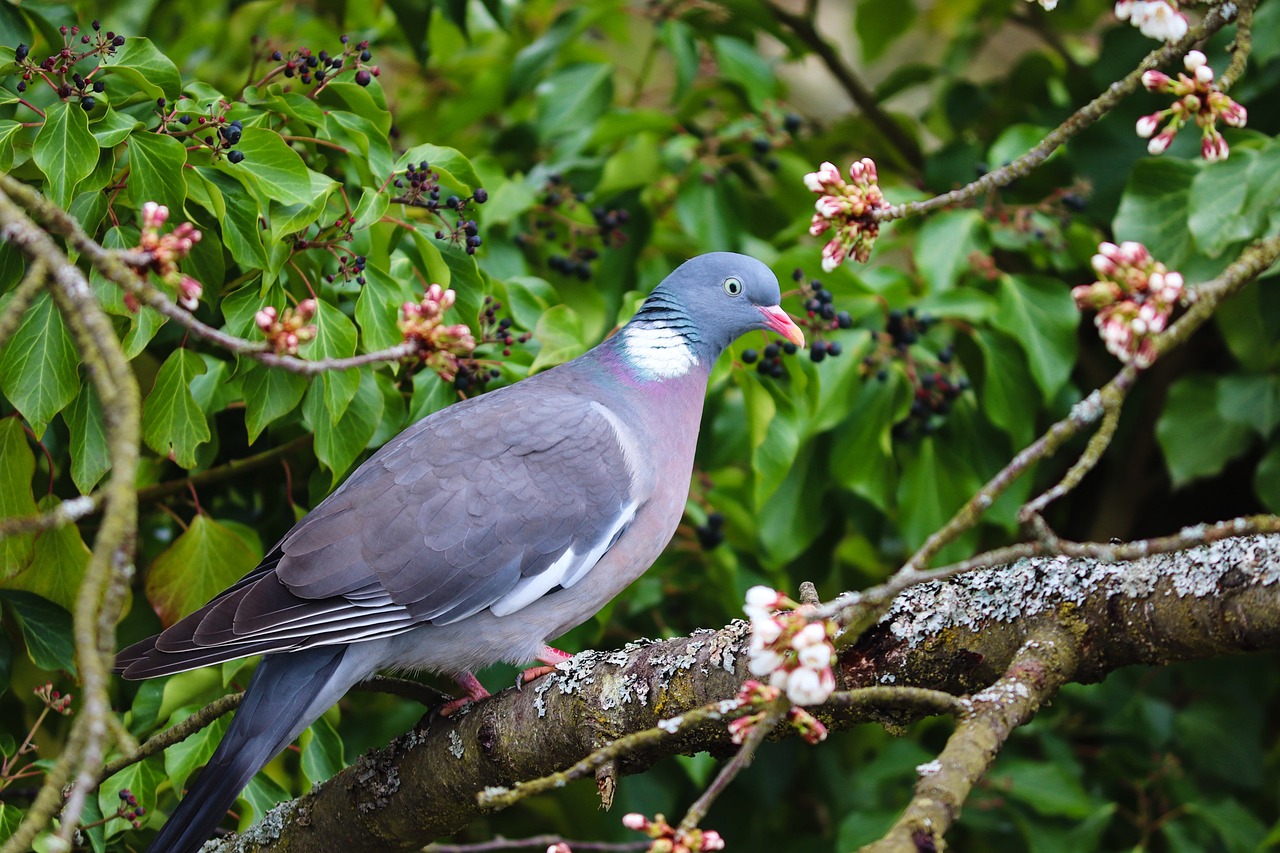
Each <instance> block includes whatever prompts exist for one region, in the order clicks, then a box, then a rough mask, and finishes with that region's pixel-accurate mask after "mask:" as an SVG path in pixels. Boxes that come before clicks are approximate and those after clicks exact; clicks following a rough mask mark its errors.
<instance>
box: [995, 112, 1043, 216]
mask: <svg viewBox="0 0 1280 853" xmlns="http://www.w3.org/2000/svg"><path fill="white" fill-rule="evenodd" d="M1050 129H1051V128H1048V127H1040V126H1039V125H1034V124H1014V125H1010V126H1009V127H1007V128H1005V129H1004V130H1002V131H1000V135H999V136H997V137H996V141H995V142H993V143H991V148H990V149H988V151H987V162H988V163H990V164H992V165H993V166H995V165H999V166H1003V165H1004V164H1005V163H1011V162H1013V161H1014V160H1016V159H1018V158H1019V157H1021V156H1022V155H1023V154H1026V153H1027V152H1028V151H1030V150H1031V149H1032V148H1035V147H1036V146H1037V145H1039V144H1040V141H1041V140H1043V139H1044V138H1045V137H1046V136H1047V135H1048V134H1049V131H1050ZM1057 153H1058V151H1057V150H1055V151H1054V152H1053V154H1057ZM1053 154H1051V155H1050V157H1052V156H1053ZM975 212H976V211H975Z"/></svg>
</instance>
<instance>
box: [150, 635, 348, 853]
mask: <svg viewBox="0 0 1280 853" xmlns="http://www.w3.org/2000/svg"><path fill="white" fill-rule="evenodd" d="M350 650H351V647H350V646H346V645H337V646H319V647H316V648H311V649H306V650H304V651H299V652H290V653H280V654H272V655H267V656H265V657H264V658H263V659H262V662H261V663H260V664H259V665H258V669H257V670H256V671H255V672H254V674H253V678H252V679H250V681H249V687H248V689H247V690H246V691H245V696H244V701H243V702H242V703H241V704H240V708H239V710H237V711H236V715H235V718H234V719H232V721H231V726H230V727H229V728H228V729H227V733H226V735H225V736H224V737H223V738H222V743H220V744H219V745H218V748H217V750H216V751H215V752H214V753H213V757H212V758H210V759H209V763H208V764H207V765H205V768H204V770H203V771H201V773H200V776H199V777H198V778H197V779H196V782H195V784H194V785H192V786H191V788H190V789H189V790H188V791H187V795H186V796H185V797H183V798H182V802H180V803H179V804H178V807H177V808H176V809H175V810H174V812H173V814H171V815H170V816H169V821H168V823H166V824H165V826H164V828H163V829H162V830H160V834H159V835H157V836H156V839H155V841H153V842H151V846H150V847H149V848H148V851H149V853H195V851H197V850H199V849H200V847H201V846H202V845H203V844H204V842H205V841H206V840H207V839H208V838H209V836H210V835H211V834H212V833H213V831H214V829H215V828H216V827H217V826H218V823H219V822H221V820H222V818H223V817H224V816H225V815H226V813H227V809H229V808H230V807H231V806H232V804H234V803H235V801H236V797H237V796H239V794H240V791H241V790H242V789H243V788H244V786H245V785H247V784H249V780H250V779H252V778H253V777H254V774H256V773H257V772H258V771H259V770H261V769H262V768H263V767H264V766H265V765H266V763H267V762H268V761H270V760H271V759H272V758H274V757H275V756H276V755H277V754H278V753H279V752H280V751H281V750H283V749H284V748H285V747H286V746H288V745H289V744H290V743H291V742H292V741H293V739H294V738H295V737H297V736H298V735H299V734H300V733H301V732H302V730H303V729H305V728H306V727H307V726H309V725H311V723H312V722H314V721H315V720H316V718H318V717H319V716H320V715H321V714H323V713H324V712H325V710H326V709H328V708H329V706H331V705H332V704H333V703H334V702H336V701H338V699H339V698H341V697H342V695H343V694H344V693H346V692H347V689H348V688H350V687H351V686H352V685H353V684H355V683H356V682H357V681H359V680H361V678H363V677H365V676H366V675H367V674H368V673H367V672H365V671H364V667H360V666H357V665H355V664H356V663H357V662H356V661H355V660H348V661H346V665H345V666H344V665H343V664H344V658H347V657H353V658H358V657H360V655H359V654H356V655H352V656H348V652H349V651H350ZM357 670H359V671H357Z"/></svg>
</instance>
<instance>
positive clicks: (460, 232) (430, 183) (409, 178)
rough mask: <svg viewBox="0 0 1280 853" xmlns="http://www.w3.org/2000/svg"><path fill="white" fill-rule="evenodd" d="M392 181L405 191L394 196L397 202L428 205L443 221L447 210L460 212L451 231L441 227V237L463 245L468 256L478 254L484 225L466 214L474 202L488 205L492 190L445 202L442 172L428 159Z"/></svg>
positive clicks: (476, 191)
mask: <svg viewBox="0 0 1280 853" xmlns="http://www.w3.org/2000/svg"><path fill="white" fill-rule="evenodd" d="M391 183H392V186H394V187H395V188H396V189H398V190H403V192H401V193H400V194H399V195H398V196H396V197H395V198H393V199H392V201H393V202H395V203H396V204H408V205H412V206H414V207H422V208H426V209H427V210H429V211H431V212H432V213H434V214H436V215H437V216H438V217H440V220H441V222H443V221H444V218H443V214H442V213H441V211H443V210H452V211H455V212H456V213H457V214H458V218H457V219H456V220H454V223H453V225H452V226H451V227H450V228H449V229H448V230H445V229H444V228H441V229H439V230H437V231H436V239H437V240H446V239H447V240H449V241H450V242H452V243H454V244H455V245H461V246H463V247H464V248H465V249H466V252H467V254H468V255H474V254H475V253H476V249H478V248H480V246H481V244H482V243H483V242H484V240H483V239H481V237H480V225H479V223H477V222H476V221H475V220H474V219H469V218H467V216H466V215H465V214H466V212H467V208H468V206H469V205H470V204H471V203H472V202H474V203H475V204H484V203H485V202H486V201H488V200H489V191H488V190H486V189H485V188H484V187H476V189H475V192H473V193H472V194H471V195H469V196H457V195H451V196H448V197H446V198H445V199H444V201H441V200H440V173H439V172H436V171H433V170H432V168H431V164H430V163H428V162H427V161H426V160H423V161H422V162H421V163H410V164H409V166H408V168H406V169H405V171H404V175H403V176H402V177H401V176H394V177H393V178H392V181H391Z"/></svg>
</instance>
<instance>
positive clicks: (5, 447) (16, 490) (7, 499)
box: [0, 418, 36, 579]
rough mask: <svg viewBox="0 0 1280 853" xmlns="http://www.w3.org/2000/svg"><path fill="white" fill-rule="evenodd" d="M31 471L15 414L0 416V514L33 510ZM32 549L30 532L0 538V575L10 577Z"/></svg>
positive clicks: (32, 464)
mask: <svg viewBox="0 0 1280 853" xmlns="http://www.w3.org/2000/svg"><path fill="white" fill-rule="evenodd" d="M35 472H36V460H35V456H34V455H33V454H32V453H31V448H30V447H29V446H28V445H27V434H26V432H25V431H24V430H23V429H22V424H21V423H20V422H19V421H18V419H17V418H3V419H0V518H21V517H23V516H28V515H34V514H35V512H36V501H35V498H34V497H32V494H31V478H32V476H34V475H35ZM34 553H35V535H34V534H31V533H18V534H15V535H13V536H5V537H3V538H0V579H4V578H11V577H13V576H14V575H16V574H18V572H21V571H22V570H23V569H25V568H26V567H27V566H28V565H29V564H30V563H31V558H32V556H33V555H34Z"/></svg>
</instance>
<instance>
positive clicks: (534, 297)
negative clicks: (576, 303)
mask: <svg viewBox="0 0 1280 853" xmlns="http://www.w3.org/2000/svg"><path fill="white" fill-rule="evenodd" d="M504 284H506V286H507V303H506V305H507V310H508V311H510V312H511V318H512V319H513V320H515V324H516V325H517V326H518V327H520V328H521V329H532V328H533V327H534V326H536V325H538V320H539V319H541V318H542V315H543V314H545V313H546V311H547V309H548V308H550V307H551V306H552V304H554V303H555V302H558V301H559V297H558V296H557V295H556V291H555V288H553V287H552V286H551V285H550V284H548V283H547V281H546V280H545V279H541V278H536V277H534V276H529V275H517V276H511V277H510V278H508V279H506V281H505V282H504Z"/></svg>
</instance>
